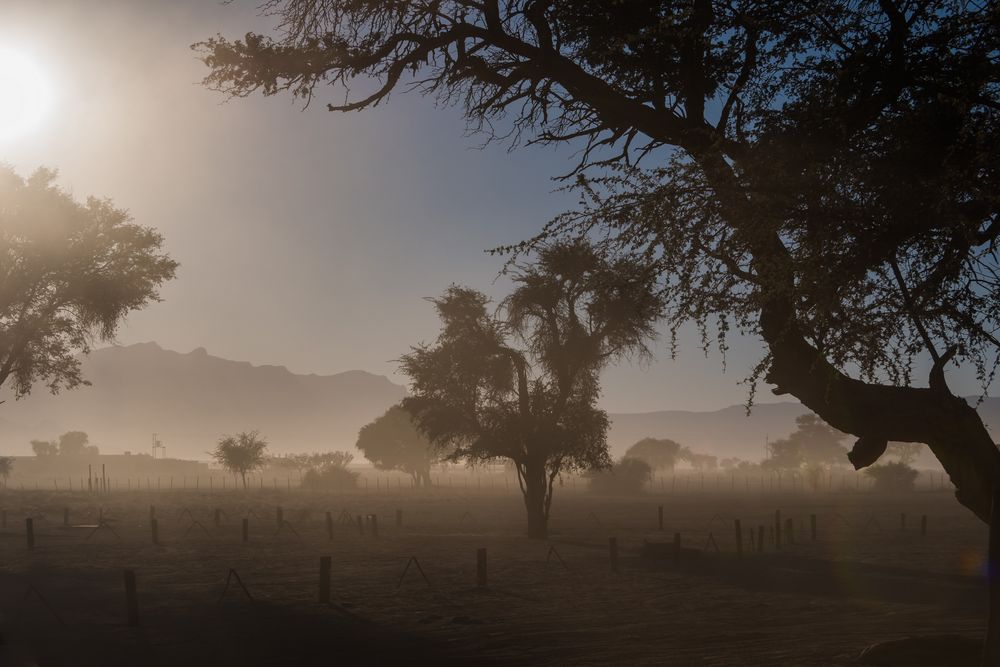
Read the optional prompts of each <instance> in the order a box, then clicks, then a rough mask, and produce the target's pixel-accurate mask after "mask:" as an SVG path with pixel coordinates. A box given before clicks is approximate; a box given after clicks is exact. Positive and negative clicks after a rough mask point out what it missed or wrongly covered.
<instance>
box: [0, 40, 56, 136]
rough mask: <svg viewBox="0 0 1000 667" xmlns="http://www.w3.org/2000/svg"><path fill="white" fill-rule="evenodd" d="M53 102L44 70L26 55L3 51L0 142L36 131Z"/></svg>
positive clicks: (1, 64)
mask: <svg viewBox="0 0 1000 667" xmlns="http://www.w3.org/2000/svg"><path fill="white" fill-rule="evenodd" d="M51 100H52V91H51V88H50V86H49V82H48V81H47V78H46V76H45V73H44V72H43V71H42V70H41V68H40V67H38V65H37V64H36V63H35V62H33V61H32V60H31V59H30V58H28V57H27V56H26V55H24V54H23V53H19V52H17V51H12V50H7V49H0V142H3V141H9V140H11V139H16V138H18V137H20V136H23V135H24V134H26V133H28V132H30V131H32V130H34V129H36V128H37V127H38V126H39V125H40V124H41V121H42V120H43V119H44V117H45V116H46V114H47V113H48V111H49V106H50V104H51Z"/></svg>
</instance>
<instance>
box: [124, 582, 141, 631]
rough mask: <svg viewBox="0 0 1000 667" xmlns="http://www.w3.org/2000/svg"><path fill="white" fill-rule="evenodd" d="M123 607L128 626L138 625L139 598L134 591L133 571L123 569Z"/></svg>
mask: <svg viewBox="0 0 1000 667" xmlns="http://www.w3.org/2000/svg"><path fill="white" fill-rule="evenodd" d="M125 607H126V609H127V611H128V625H129V627H130V628H136V627H138V626H139V599H138V596H137V595H136V591H135V571H134V570H125Z"/></svg>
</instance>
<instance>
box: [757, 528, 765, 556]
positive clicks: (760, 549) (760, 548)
mask: <svg viewBox="0 0 1000 667" xmlns="http://www.w3.org/2000/svg"><path fill="white" fill-rule="evenodd" d="M757 553H764V526H757Z"/></svg>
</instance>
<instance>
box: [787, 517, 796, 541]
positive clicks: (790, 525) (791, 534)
mask: <svg viewBox="0 0 1000 667" xmlns="http://www.w3.org/2000/svg"><path fill="white" fill-rule="evenodd" d="M785 541H786V542H787V543H788V544H795V521H793V520H792V519H785Z"/></svg>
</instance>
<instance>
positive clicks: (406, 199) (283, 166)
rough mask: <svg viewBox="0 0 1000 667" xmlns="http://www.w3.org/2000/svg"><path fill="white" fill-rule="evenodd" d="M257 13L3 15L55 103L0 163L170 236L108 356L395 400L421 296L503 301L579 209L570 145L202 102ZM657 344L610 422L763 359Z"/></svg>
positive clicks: (24, 7)
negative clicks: (181, 356) (383, 387)
mask: <svg viewBox="0 0 1000 667" xmlns="http://www.w3.org/2000/svg"><path fill="white" fill-rule="evenodd" d="M255 5H256V3H254V2H253V1H252V0H251V1H250V2H241V1H240V0H236V1H235V2H233V3H231V4H222V3H218V2H210V1H207V0H174V1H173V2H162V1H159V0H127V1H126V0H102V1H101V2H82V1H79V0H77V1H76V2H64V1H62V0H46V2H44V3H42V2H37V1H36V0H31V1H27V0H4V2H3V3H2V4H0V49H3V48H7V49H12V50H16V51H17V52H19V53H22V54H25V55H26V56H27V57H29V58H30V59H31V60H33V61H34V62H36V63H37V65H38V67H39V68H40V69H41V70H42V72H43V75H44V78H45V79H46V81H47V82H49V85H50V89H51V91H52V93H53V104H52V108H51V111H50V112H49V113H48V114H47V115H46V116H45V117H43V118H42V119H41V120H40V122H39V123H38V124H37V127H35V128H34V129H33V130H32V131H31V132H27V133H24V134H22V135H20V136H18V137H15V138H11V139H7V140H5V141H3V142H2V143H0V162H5V163H7V164H10V165H12V166H13V167H14V168H15V169H16V170H17V171H18V172H19V173H21V174H23V175H27V174H28V173H29V172H30V171H31V170H33V169H35V168H37V167H39V166H47V167H53V168H56V169H58V170H59V173H60V178H59V183H60V184H61V185H62V186H63V187H64V188H66V189H67V190H69V191H71V192H72V193H73V194H74V195H75V196H78V197H80V198H83V197H86V196H89V195H95V196H99V197H107V198H110V199H111V200H112V201H114V203H115V204H116V205H117V206H119V207H122V208H126V209H128V210H129V211H130V212H131V214H132V215H133V216H134V218H135V220H136V222H138V223H140V224H142V225H145V226H151V227H155V228H157V229H158V230H159V231H160V232H161V233H162V234H163V235H164V237H165V247H166V249H167V251H168V252H169V253H170V254H171V255H172V256H173V258H174V259H176V260H177V261H179V262H180V269H179V271H178V274H177V278H176V279H175V280H174V281H173V282H171V283H169V284H168V285H166V286H165V287H164V288H163V290H162V297H163V299H164V301H163V302H162V303H157V304H154V305H152V306H150V307H148V308H147V309H145V310H143V311H141V312H137V313H134V314H132V315H130V316H129V318H128V321H127V323H126V325H125V326H124V327H123V328H122V329H121V331H120V333H119V336H118V342H119V343H121V344H129V343H134V342H145V341H156V342H158V343H160V344H161V345H162V346H163V347H165V348H168V349H174V350H178V351H182V352H186V351H189V350H192V349H194V348H197V347H205V348H207V349H208V351H209V353H211V354H214V355H217V356H221V357H226V358H229V359H237V360H245V361H250V362H252V363H255V364H277V365H284V366H287V367H288V368H289V369H290V370H292V371H294V372H297V373H322V374H328V373H337V372H341V371H346V370H351V369H362V370H367V371H370V372H373V373H378V374H385V375H388V376H389V377H390V378H391V379H393V381H395V382H398V383H401V384H402V383H405V377H404V376H402V375H400V374H398V373H397V372H396V368H397V366H396V363H395V362H394V361H393V360H394V359H397V358H398V357H399V355H401V354H403V353H405V352H406V351H407V350H408V348H409V346H410V345H413V344H415V343H417V342H420V341H430V340H432V339H433V338H434V336H435V335H436V333H437V328H438V322H437V320H436V318H435V316H434V313H433V310H432V307H431V305H430V304H429V303H427V301H426V300H425V297H432V296H435V295H437V294H440V293H441V292H442V291H443V290H444V289H445V288H446V287H447V286H448V285H449V284H451V283H459V284H465V285H469V286H471V287H475V288H477V289H481V290H483V291H486V292H487V293H489V294H491V295H493V296H495V297H501V296H502V295H503V293H504V289H505V284H504V283H503V282H502V281H497V280H496V279H497V274H498V271H499V270H500V268H501V261H502V260H499V259H497V258H495V257H491V256H489V255H487V254H485V253H484V250H485V249H487V248H491V247H495V246H497V245H501V244H508V243H513V242H517V241H519V240H522V239H524V238H527V237H529V236H531V235H532V234H534V233H535V232H537V231H538V230H539V229H540V228H541V226H542V225H543V224H544V223H545V222H546V221H547V220H549V219H550V218H551V217H552V216H553V215H555V214H557V213H559V212H561V211H563V210H565V209H567V208H570V207H572V206H573V205H574V203H575V201H576V199H575V197H574V195H572V194H571V193H566V192H560V191H559V188H560V184H559V183H558V182H555V181H554V180H553V177H554V176H558V175H560V174H563V173H565V172H567V171H568V170H569V169H570V168H571V167H572V166H573V164H574V151H575V148H573V147H562V148H559V149H555V148H548V147H532V148H519V149H517V150H514V151H510V150H508V149H507V147H506V146H504V145H490V146H487V147H485V148H483V147H482V145H481V144H482V137H477V136H469V135H468V134H467V133H466V132H465V123H464V121H463V119H462V117H461V114H460V111H459V110H457V109H454V108H437V107H435V105H434V102H433V100H431V99H428V98H422V97H419V96H417V95H404V94H396V95H394V96H393V97H392V98H391V100H390V102H389V104H387V105H385V106H381V107H378V108H376V109H372V110H366V111H363V112H360V113H351V114H341V113H330V112H328V111H326V109H325V106H324V105H323V104H322V101H323V100H322V98H321V99H319V100H318V101H317V102H316V103H314V104H313V105H311V106H310V107H309V108H307V109H303V108H302V105H301V103H297V102H295V101H293V100H291V99H290V97H288V96H278V97H272V98H264V97H262V96H254V97H251V98H247V99H236V100H227V99H226V98H225V97H224V96H222V95H221V94H219V93H217V92H213V91H210V90H207V89H206V88H204V87H203V86H201V85H200V80H201V78H202V77H203V76H204V74H205V73H206V71H207V70H206V69H205V67H204V65H202V64H201V63H200V62H199V61H198V59H197V57H196V54H195V53H194V52H192V50H191V49H190V45H191V44H192V43H193V42H196V41H199V40H202V39H205V38H208V37H210V36H213V35H215V34H223V35H225V36H227V37H231V38H232V37H238V36H240V35H242V34H244V33H246V32H247V31H249V30H256V31H262V30H267V29H268V28H269V24H268V22H267V21H266V20H264V19H261V18H260V17H258V16H257V14H256V6H255ZM336 93H337V91H332V90H331V91H329V92H328V93H324V94H328V95H335V94H336ZM0 94H2V91H0ZM331 99H333V98H331ZM665 343H666V341H665V340H662V341H661V342H660V343H658V344H656V345H655V346H654V352H655V354H656V360H655V361H654V362H652V363H649V364H643V365H635V364H630V363H623V364H620V365H618V366H617V367H613V368H610V369H608V371H607V372H606V373H605V375H604V378H603V386H604V393H603V397H602V406H603V407H604V408H606V409H608V410H610V411H612V412H641V411H652V410H662V409H681V410H713V409H717V408H721V407H724V406H727V405H732V404H738V403H743V402H745V400H746V398H747V386H746V385H745V384H742V383H741V381H742V379H743V378H744V377H745V376H746V375H747V373H748V371H749V369H750V368H751V367H752V366H753V365H754V364H755V363H756V362H757V361H758V360H759V358H760V356H761V347H760V345H759V343H758V342H757V341H756V340H754V339H747V338H735V339H734V340H732V341H731V349H730V351H729V355H728V359H727V364H726V367H725V369H726V370H725V372H724V371H723V365H722V360H721V359H720V357H719V355H718V354H717V353H710V354H709V355H708V356H707V357H706V356H705V355H704V354H703V353H702V351H701V349H700V347H699V345H698V343H697V337H696V336H695V335H694V332H693V331H685V332H683V334H682V336H681V347H680V354H679V357H678V358H677V359H676V360H671V359H670V354H669V350H668V348H667V346H666V345H665ZM973 390H974V388H973ZM768 398H769V397H768V395H767V392H766V391H763V392H762V393H761V394H760V395H758V400H764V401H766V400H768ZM786 400H787V399H786Z"/></svg>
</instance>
